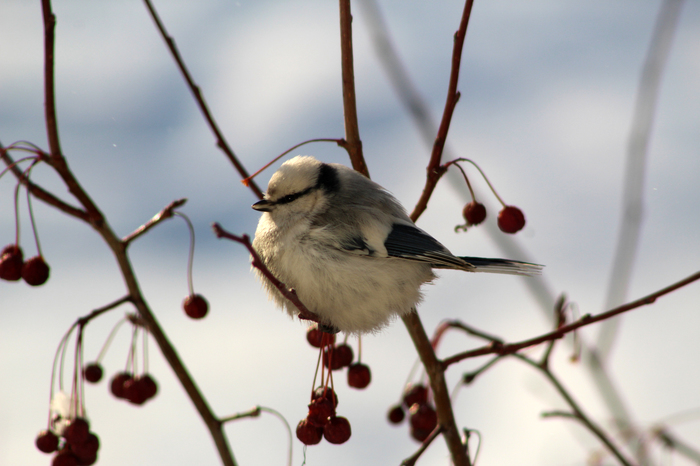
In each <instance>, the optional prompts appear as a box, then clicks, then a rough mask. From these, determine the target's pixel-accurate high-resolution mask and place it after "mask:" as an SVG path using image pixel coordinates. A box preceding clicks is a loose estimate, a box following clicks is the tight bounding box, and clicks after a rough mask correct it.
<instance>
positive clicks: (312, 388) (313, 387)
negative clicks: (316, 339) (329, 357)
mask: <svg viewBox="0 0 700 466" xmlns="http://www.w3.org/2000/svg"><path fill="white" fill-rule="evenodd" d="M324 336H325V333H324V334H323V335H321V347H320V348H319V349H318V359H317V360H316V370H315V371H314V381H313V384H312V385H311V401H314V391H315V390H316V377H317V376H318V366H319V365H320V366H321V367H323V364H321V358H322V357H323V343H324V341H323V338H324ZM321 380H323V374H321Z"/></svg>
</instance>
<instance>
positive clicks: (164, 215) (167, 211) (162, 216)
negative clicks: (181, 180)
mask: <svg viewBox="0 0 700 466" xmlns="http://www.w3.org/2000/svg"><path fill="white" fill-rule="evenodd" d="M186 202H187V199H185V198H183V199H176V200H174V201H173V202H171V203H170V204H168V205H167V206H165V207H163V209H161V211H160V212H158V213H157V214H155V215H154V216H153V217H152V218H151V219H150V220H149V221H147V222H146V223H144V224H143V225H141V226H140V227H138V228H137V229H136V230H134V231H133V232H132V233H130V234H129V235H127V236H125V237H124V238H122V243H124V246H128V245H129V243H131V242H132V241H133V240H135V239H136V238H138V237H139V236H141V235H143V234H144V233H146V232H147V231H148V230H150V229H151V228H153V227H154V226H156V225H158V224H159V223H160V222H162V221H163V220H166V219H169V218H171V217H172V216H173V214H174V213H173V210H175V209H177V208H178V207H182V206H183V205H185V203H186Z"/></svg>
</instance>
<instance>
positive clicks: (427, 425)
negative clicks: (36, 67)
mask: <svg viewBox="0 0 700 466" xmlns="http://www.w3.org/2000/svg"><path fill="white" fill-rule="evenodd" d="M437 421H438V418H437V413H436V412H435V410H434V409H433V407H432V406H430V405H429V404H427V403H424V404H420V405H417V404H415V405H413V406H412V407H411V427H412V428H413V429H415V430H420V431H428V433H430V432H432V431H433V429H435V427H437Z"/></svg>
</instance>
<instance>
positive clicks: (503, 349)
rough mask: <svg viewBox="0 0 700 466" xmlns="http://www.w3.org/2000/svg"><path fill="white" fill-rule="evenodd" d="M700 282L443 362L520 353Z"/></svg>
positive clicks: (679, 285) (697, 277)
mask: <svg viewBox="0 0 700 466" xmlns="http://www.w3.org/2000/svg"><path fill="white" fill-rule="evenodd" d="M697 280H700V272H696V273H694V274H693V275H690V276H688V277H686V278H684V279H683V280H680V281H678V282H676V283H674V284H672V285H669V286H667V287H666V288H663V289H661V290H659V291H657V292H655V293H652V294H650V295H647V296H645V297H643V298H640V299H637V300H636V301H632V302H629V303H627V304H624V305H622V306H620V307H616V308H615V309H611V310H609V311H607V312H603V313H602V314H598V315H597V316H591V315H584V316H583V317H581V318H580V319H579V320H577V321H576V322H573V323H571V324H569V325H565V326H563V327H560V328H558V329H557V330H554V331H552V332H549V333H545V334H544V335H540V336H539V337H535V338H531V339H529V340H525V341H521V342H518V343H510V344H502V345H493V344H492V345H489V346H484V347H482V348H477V349H474V350H470V351H465V352H463V353H459V354H456V355H454V356H452V357H449V358H447V359H445V360H443V361H442V364H444V365H445V366H446V367H447V366H450V365H451V364H454V363H456V362H459V361H463V360H465V359H469V358H474V357H477V356H483V355H485V354H500V355H506V354H513V353H515V352H517V351H520V350H521V349H523V348H527V347H530V346H535V345H539V344H540V343H544V342H547V341H550V340H556V339H559V338H562V337H563V336H564V335H566V334H567V333H570V332H573V331H574V330H577V329H579V328H581V327H585V326H586V325H590V324H594V323H596V322H600V321H602V320H605V319H610V318H611V317H614V316H616V315H618V314H622V313H623V312H627V311H631V310H633V309H636V308H638V307H641V306H645V305H647V304H652V303H654V302H655V301H656V299H657V298H660V297H661V296H664V295H666V294H668V293H671V292H672V291H675V290H677V289H678V288H682V287H684V286H686V285H688V284H690V283H692V282H694V281H697Z"/></svg>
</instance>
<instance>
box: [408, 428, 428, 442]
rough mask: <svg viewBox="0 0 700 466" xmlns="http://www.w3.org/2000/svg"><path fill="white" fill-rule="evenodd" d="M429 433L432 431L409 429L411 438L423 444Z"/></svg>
mask: <svg viewBox="0 0 700 466" xmlns="http://www.w3.org/2000/svg"><path fill="white" fill-rule="evenodd" d="M431 432H432V430H422V429H415V428H413V427H411V437H413V438H414V439H416V440H418V441H419V442H424V441H425V439H427V438H428V436H429V435H430V433H431Z"/></svg>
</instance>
